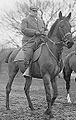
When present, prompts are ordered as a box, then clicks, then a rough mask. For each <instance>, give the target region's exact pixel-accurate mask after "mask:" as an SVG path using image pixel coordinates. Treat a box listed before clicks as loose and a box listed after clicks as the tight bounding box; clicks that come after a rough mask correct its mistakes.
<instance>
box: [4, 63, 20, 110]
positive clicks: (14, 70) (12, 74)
mask: <svg viewBox="0 0 76 120" xmlns="http://www.w3.org/2000/svg"><path fill="white" fill-rule="evenodd" d="M18 70H19V68H18V66H17V65H15V64H14V63H8V71H9V73H8V75H9V81H8V83H7V86H6V109H7V110H9V109H10V108H9V94H10V92H11V86H12V82H13V80H14V77H15V75H16V74H17V72H18Z"/></svg>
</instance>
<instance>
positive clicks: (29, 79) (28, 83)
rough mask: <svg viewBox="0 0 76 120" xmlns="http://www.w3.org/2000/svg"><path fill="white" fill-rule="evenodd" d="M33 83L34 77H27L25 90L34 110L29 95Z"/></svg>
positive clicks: (30, 105)
mask: <svg viewBox="0 0 76 120" xmlns="http://www.w3.org/2000/svg"><path fill="white" fill-rule="evenodd" d="M31 83H32V78H31V77H30V78H29V77H26V83H25V87H24V91H25V94H26V97H27V100H28V104H29V107H30V109H31V110H34V108H33V104H32V102H31V99H30V96H29V90H30V86H31Z"/></svg>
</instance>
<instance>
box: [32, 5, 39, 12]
mask: <svg viewBox="0 0 76 120" xmlns="http://www.w3.org/2000/svg"><path fill="white" fill-rule="evenodd" d="M38 9H39V8H38V7H37V6H34V5H31V6H30V10H32V11H38Z"/></svg>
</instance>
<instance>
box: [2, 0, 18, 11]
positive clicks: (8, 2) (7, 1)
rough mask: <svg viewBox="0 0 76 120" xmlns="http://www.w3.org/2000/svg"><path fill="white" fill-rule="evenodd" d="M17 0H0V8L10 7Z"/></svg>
mask: <svg viewBox="0 0 76 120" xmlns="http://www.w3.org/2000/svg"><path fill="white" fill-rule="evenodd" d="M16 1H17V0H0V9H1V10H3V9H7V10H9V9H11V8H13V7H14V6H15V2H16Z"/></svg>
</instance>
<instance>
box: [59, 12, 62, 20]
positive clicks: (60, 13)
mask: <svg viewBox="0 0 76 120" xmlns="http://www.w3.org/2000/svg"><path fill="white" fill-rule="evenodd" d="M59 18H60V19H62V12H61V11H60V12H59Z"/></svg>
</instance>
